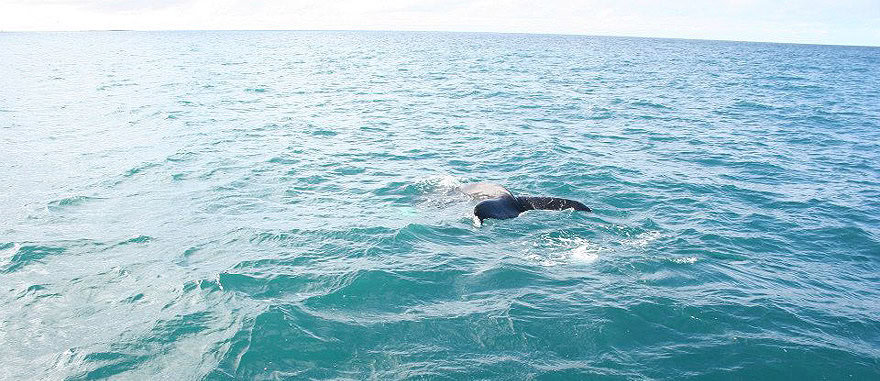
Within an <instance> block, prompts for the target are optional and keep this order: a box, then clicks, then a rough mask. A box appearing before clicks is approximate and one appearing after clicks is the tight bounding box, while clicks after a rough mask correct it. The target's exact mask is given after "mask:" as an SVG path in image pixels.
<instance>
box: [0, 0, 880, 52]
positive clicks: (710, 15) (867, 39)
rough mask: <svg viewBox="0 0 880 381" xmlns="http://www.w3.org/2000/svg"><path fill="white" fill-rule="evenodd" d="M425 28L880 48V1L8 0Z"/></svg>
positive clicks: (15, 12)
mask: <svg viewBox="0 0 880 381" xmlns="http://www.w3.org/2000/svg"><path fill="white" fill-rule="evenodd" d="M95 29H98V30H103V29H134V30H407V31H409V30H418V31H458V32H502V33H551V34H583V35H605V36H642V37H672V38H696V39H712V40H737V41H772V42H795V43H816V44H840V45H868V46H880V0H839V1H832V0H826V1H820V0H801V1H788V0H715V1H700V0H667V1H647V0H617V1H613V0H582V1H574V0H543V1H525V0H424V1H403V0H387V1H377V0H373V1H370V0H336V1H333V0H288V1H285V0H0V30H2V31H56V30H95Z"/></svg>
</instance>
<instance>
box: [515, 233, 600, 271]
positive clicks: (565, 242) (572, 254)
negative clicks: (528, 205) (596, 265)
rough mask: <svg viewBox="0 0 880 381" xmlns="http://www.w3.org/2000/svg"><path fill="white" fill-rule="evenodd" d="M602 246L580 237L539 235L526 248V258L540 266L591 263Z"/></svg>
mask: <svg viewBox="0 0 880 381" xmlns="http://www.w3.org/2000/svg"><path fill="white" fill-rule="evenodd" d="M601 251H603V248H602V247H601V246H599V245H598V244H596V243H594V242H592V241H590V240H588V239H586V238H581V237H548V236H544V237H541V238H540V239H539V240H538V241H537V242H534V243H533V244H532V247H530V248H529V249H528V254H527V255H526V256H527V258H529V259H531V260H533V261H535V262H537V263H538V264H540V265H542V266H557V265H561V264H567V263H593V262H595V261H597V260H599V253H600V252H601Z"/></svg>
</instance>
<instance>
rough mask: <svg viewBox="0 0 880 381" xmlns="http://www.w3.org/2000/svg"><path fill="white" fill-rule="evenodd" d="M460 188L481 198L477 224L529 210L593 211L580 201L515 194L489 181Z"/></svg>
mask: <svg viewBox="0 0 880 381" xmlns="http://www.w3.org/2000/svg"><path fill="white" fill-rule="evenodd" d="M460 190H461V192H462V193H464V194H466V195H468V196H470V197H471V198H473V199H475V200H481V201H480V203H478V204H477V206H475V207H474V224H476V225H480V224H482V223H483V220H486V219H489V218H494V219H498V220H505V219H509V218H515V217H518V216H519V215H520V214H522V213H523V212H526V211H529V210H565V209H574V210H578V211H582V212H592V211H593V210H592V209H590V208H589V207H587V206H586V205H584V204H583V203H581V202H579V201H575V200H569V199H565V198H558V197H547V196H514V195H513V193H511V192H510V191H509V190H507V188H505V187H503V186H501V185H499V184H495V183H489V182H480V183H473V184H467V185H464V186H462V187H461V188H460Z"/></svg>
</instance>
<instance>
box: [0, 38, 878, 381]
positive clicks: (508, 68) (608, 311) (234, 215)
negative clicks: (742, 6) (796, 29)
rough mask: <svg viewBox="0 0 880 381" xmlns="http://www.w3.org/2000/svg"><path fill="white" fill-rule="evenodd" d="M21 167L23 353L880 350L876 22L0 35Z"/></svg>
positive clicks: (275, 365) (12, 350) (771, 364)
mask: <svg viewBox="0 0 880 381" xmlns="http://www.w3.org/2000/svg"><path fill="white" fill-rule="evenodd" d="M472 181H492V182H496V183H500V184H503V185H504V186H506V187H508V188H509V189H510V190H511V191H513V192H514V193H516V194H521V195H548V196H557V197H566V198H571V199H576V200H579V201H582V202H584V203H585V204H587V205H588V206H590V207H591V208H592V209H593V213H582V212H574V211H531V212H527V213H525V214H523V215H522V216H520V217H519V218H516V219H512V220H503V221H495V220H488V221H486V222H485V223H484V224H483V225H482V226H480V227H477V226H474V224H473V222H472V218H471V211H472V208H473V206H474V201H472V200H469V199H468V198H467V197H464V196H463V195H462V194H460V193H459V192H457V190H456V189H457V188H458V187H459V186H461V185H462V184H466V183H468V182H472ZM0 192H2V193H0V303H2V304H0V305H2V309H0V343H2V345H0V378H2V379H99V378H105V377H109V378H113V379H159V378H162V379H175V380H197V379H207V380H224V379H288V378H294V379H297V378H342V379H365V378H375V379H407V378H415V379H434V378H438V379H462V380H470V379H670V378H685V379H798V380H800V379H848V380H849V379H852V380H868V379H874V380H876V379H878V377H880V275H878V274H880V273H878V270H880V49H877V48H866V47H841V46H810V45H784V44H766V43H743V42H721V41H688V40H666V39H644V38H607V37H580V36H553V35H502V34H462V33H393V32H82V33H3V34H0Z"/></svg>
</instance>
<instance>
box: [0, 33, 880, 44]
mask: <svg viewBox="0 0 880 381" xmlns="http://www.w3.org/2000/svg"><path fill="white" fill-rule="evenodd" d="M82 32H385V33H387V32H393V33H460V34H511V35H513V34H522V35H534V36H572V37H610V38H642V39H659V40H684V41H714V42H739V43H758V44H783V45H813V46H840V47H853V48H880V45H858V44H847V43H820V42H782V41H766V40H764V41H757V40H735V39H714V38H694V37H656V36H636V35H610V34H582V33H536V32H496V31H456V30H393V29H70V30H63V29H59V30H3V29H0V33H82Z"/></svg>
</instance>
